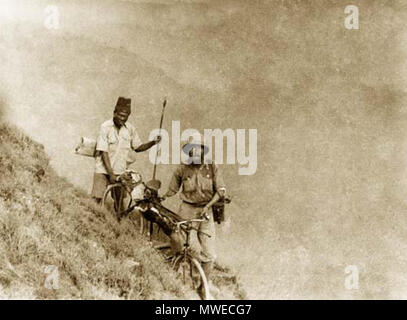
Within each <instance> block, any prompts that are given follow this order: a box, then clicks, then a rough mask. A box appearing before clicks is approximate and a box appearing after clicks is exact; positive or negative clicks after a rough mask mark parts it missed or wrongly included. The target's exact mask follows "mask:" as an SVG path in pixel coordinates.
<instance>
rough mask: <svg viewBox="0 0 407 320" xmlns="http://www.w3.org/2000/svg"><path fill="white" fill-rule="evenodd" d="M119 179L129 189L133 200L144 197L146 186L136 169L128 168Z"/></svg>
mask: <svg viewBox="0 0 407 320" xmlns="http://www.w3.org/2000/svg"><path fill="white" fill-rule="evenodd" d="M119 180H120V181H121V183H122V184H123V186H124V187H125V188H126V189H127V190H128V191H129V193H130V194H131V198H132V199H133V200H142V199H143V198H144V190H145V186H144V184H143V178H142V177H141V174H140V173H138V172H137V171H134V170H126V171H125V172H124V173H123V174H122V175H121V176H120V178H119Z"/></svg>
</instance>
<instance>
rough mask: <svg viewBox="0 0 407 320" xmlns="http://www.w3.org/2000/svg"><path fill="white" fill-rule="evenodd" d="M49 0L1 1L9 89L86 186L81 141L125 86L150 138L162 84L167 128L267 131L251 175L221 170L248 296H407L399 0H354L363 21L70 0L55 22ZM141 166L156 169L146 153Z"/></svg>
mask: <svg viewBox="0 0 407 320" xmlns="http://www.w3.org/2000/svg"><path fill="white" fill-rule="evenodd" d="M48 4H49V3H48V2H47V1H6V0H3V1H1V25H0V27H1V28H0V35H1V40H0V58H1V61H2V64H1V66H0V81H1V87H0V98H1V100H2V101H3V104H4V105H5V109H6V110H5V118H6V119H8V120H9V121H11V122H13V123H15V124H17V125H18V126H19V127H21V128H22V129H23V130H24V131H25V132H26V133H28V134H29V135H30V136H31V137H33V138H34V139H35V140H37V141H39V142H41V143H43V144H44V145H45V150H46V152H47V153H48V154H49V155H50V156H51V164H52V166H53V167H54V168H55V170H56V171H57V172H58V173H60V174H62V175H64V176H66V177H67V178H68V179H69V180H70V181H72V182H73V183H74V184H76V185H78V186H80V187H82V188H83V189H84V190H86V191H89V190H90V186H91V178H92V170H93V162H92V160H90V159H85V158H81V157H78V156H75V155H73V153H72V151H73V147H74V146H75V144H76V142H77V141H78V139H79V137H80V136H83V135H84V136H90V137H91V136H95V135H96V134H97V130H98V127H99V125H100V123H101V122H102V121H104V120H105V119H107V118H108V117H110V116H111V112H112V107H113V105H114V103H115V101H116V99H117V96H119V95H126V96H130V97H131V98H132V99H133V101H134V102H133V114H132V116H131V121H132V122H133V123H134V124H135V125H136V126H137V128H138V131H139V133H140V135H141V137H142V138H143V140H146V139H147V137H148V133H149V132H150V130H151V129H153V128H155V127H157V124H158V120H159V115H160V110H161V108H160V104H161V101H162V98H163V97H164V96H167V97H168V100H169V104H168V109H167V111H168V112H167V114H166V119H165V122H164V127H165V128H168V129H169V128H170V124H171V120H180V121H181V126H182V128H181V129H186V128H189V127H193V128H196V129H199V130H203V129H204V128H221V129H225V128H233V129H237V128H246V129H248V128H256V129H257V130H258V169H257V172H256V174H255V175H253V176H238V175H237V166H231V165H224V166H223V168H224V171H225V176H226V180H227V182H228V185H229V188H230V190H231V193H232V194H233V195H234V196H235V200H234V203H233V206H231V207H230V208H229V210H228V213H229V214H230V215H231V217H232V220H231V224H230V226H229V227H228V226H224V227H223V229H221V230H219V233H220V236H219V238H220V245H219V249H220V252H221V255H222V259H224V260H225V261H227V262H228V263H231V264H233V265H234V266H235V267H236V268H237V269H238V270H239V271H240V274H241V277H242V279H243V280H244V281H245V283H246V285H247V286H248V288H249V295H250V296H251V297H257V298H318V297H322V298H397V297H406V295H405V293H404V292H405V290H406V289H407V283H406V281H405V280H404V279H403V274H404V270H405V268H406V267H407V265H406V255H405V253H404V252H406V251H405V249H406V248H405V246H406V241H405V240H404V239H405V235H406V228H405V223H404V220H405V219H404V218H403V213H404V212H405V210H406V207H405V200H404V199H405V198H406V183H405V179H406V178H407V176H406V175H407V173H406V170H405V167H406V165H407V163H406V160H405V159H406V155H407V154H406V153H407V150H406V139H405V138H404V132H405V129H406V108H405V87H406V79H405V76H404V74H405V72H406V63H405V59H406V46H405V37H406V32H405V27H404V21H406V13H407V11H406V9H407V8H406V6H405V4H403V1H356V2H354V3H353V4H355V5H358V7H359V11H360V30H353V31H349V30H346V29H345V28H344V26H343V22H344V17H345V14H344V8H345V6H346V5H348V4H349V3H348V2H346V1H312V2H311V1H294V0H293V1H178V2H172V1H117V0H116V1H108V0H97V1H96V0H95V1H74V0H71V1H67V0H64V1H62V0H61V1H54V2H53V4H55V5H57V6H58V8H59V12H60V14H61V26H60V29H59V30H52V31H51V30H47V29H46V28H45V27H44V26H43V21H44V18H45V13H44V9H45V7H46V6H47V5H48ZM137 167H138V168H139V169H140V170H141V171H142V173H143V174H144V175H145V176H147V177H149V176H150V174H151V171H152V166H151V164H150V163H149V162H148V155H147V154H144V155H140V157H139V160H138V165H137ZM158 173H159V177H160V178H161V179H162V180H163V182H164V185H166V184H167V182H168V180H169V178H170V170H167V169H166V168H163V167H160V168H159V169H158ZM171 205H173V206H176V205H177V204H176V201H175V200H174V201H173V202H172V203H171ZM236 247H238V248H239V251H238V252H236V251H235V248H236ZM347 265H357V266H358V268H359V271H360V273H361V276H360V277H361V279H360V289H359V290H358V291H353V292H351V291H348V290H345V289H344V286H343V282H344V277H345V275H344V268H345V267H346V266H347Z"/></svg>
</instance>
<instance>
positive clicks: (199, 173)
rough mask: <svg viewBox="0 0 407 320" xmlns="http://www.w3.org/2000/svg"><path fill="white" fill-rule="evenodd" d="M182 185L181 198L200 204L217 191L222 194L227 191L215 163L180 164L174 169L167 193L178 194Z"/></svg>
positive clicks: (209, 199) (204, 202) (210, 198)
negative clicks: (198, 164) (199, 164)
mask: <svg viewBox="0 0 407 320" xmlns="http://www.w3.org/2000/svg"><path fill="white" fill-rule="evenodd" d="M212 166H213V167H212ZM181 186H182V192H181V195H180V197H181V200H183V201H185V202H188V203H192V204H198V205H202V204H203V205H205V204H207V203H208V202H209V201H211V200H212V198H213V196H214V195H215V193H216V192H218V193H219V194H220V196H224V195H225V192H226V187H225V183H224V181H223V177H222V174H221V172H220V170H219V168H218V166H217V165H215V164H213V165H211V164H203V165H201V166H193V165H186V164H181V165H179V166H178V167H177V168H176V169H175V171H174V174H173V176H172V179H171V182H170V186H169V188H168V189H169V194H168V193H167V195H169V196H171V195H174V194H176V193H177V192H178V191H179V189H180V188H181Z"/></svg>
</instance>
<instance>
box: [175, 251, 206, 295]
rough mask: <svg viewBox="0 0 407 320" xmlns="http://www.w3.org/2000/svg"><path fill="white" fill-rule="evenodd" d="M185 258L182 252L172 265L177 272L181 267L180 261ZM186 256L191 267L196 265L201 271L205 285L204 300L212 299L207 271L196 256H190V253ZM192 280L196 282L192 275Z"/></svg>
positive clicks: (199, 271) (202, 282) (202, 281)
mask: <svg viewBox="0 0 407 320" xmlns="http://www.w3.org/2000/svg"><path fill="white" fill-rule="evenodd" d="M183 258H184V256H183V254H180V255H178V256H176V257H175V259H174V261H173V264H172V266H173V268H174V270H175V271H176V272H179V268H180V266H181V263H180V262H181V260H182V259H183ZM186 258H187V259H188V260H189V265H190V268H191V266H194V267H195V268H196V269H197V271H198V273H199V277H200V280H201V284H202V287H203V292H202V293H203V295H202V296H201V298H202V300H211V296H210V293H209V284H208V279H207V278H206V275H205V272H204V271H203V269H202V266H201V264H200V263H199V261H198V260H197V259H196V258H194V257H190V256H189V255H187V257H186ZM184 275H185V274H184ZM191 281H192V283H193V282H194V279H192V276H191ZM184 284H185V279H184ZM193 289H196V288H193Z"/></svg>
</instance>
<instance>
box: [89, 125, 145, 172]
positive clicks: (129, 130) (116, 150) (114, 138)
mask: <svg viewBox="0 0 407 320" xmlns="http://www.w3.org/2000/svg"><path fill="white" fill-rule="evenodd" d="M140 145H141V140H140V138H139V136H138V134H137V131H136V129H135V128H134V127H133V126H132V125H131V124H130V123H128V122H126V123H125V125H124V126H122V127H121V128H120V130H119V129H117V127H116V126H115V125H114V122H113V119H110V120H108V121H106V122H104V123H103V124H102V125H101V126H100V132H99V136H98V138H97V141H96V150H97V151H105V152H108V153H109V159H110V164H111V166H112V169H113V172H114V173H115V174H122V173H123V172H124V171H126V169H127V162H128V160H129V156H130V153H131V152H134V151H133V150H134V149H137V148H138V147H139V146H140ZM95 172H96V173H104V174H107V171H106V168H105V165H104V163H103V160H102V156H101V155H98V156H97V157H96V165H95Z"/></svg>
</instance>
